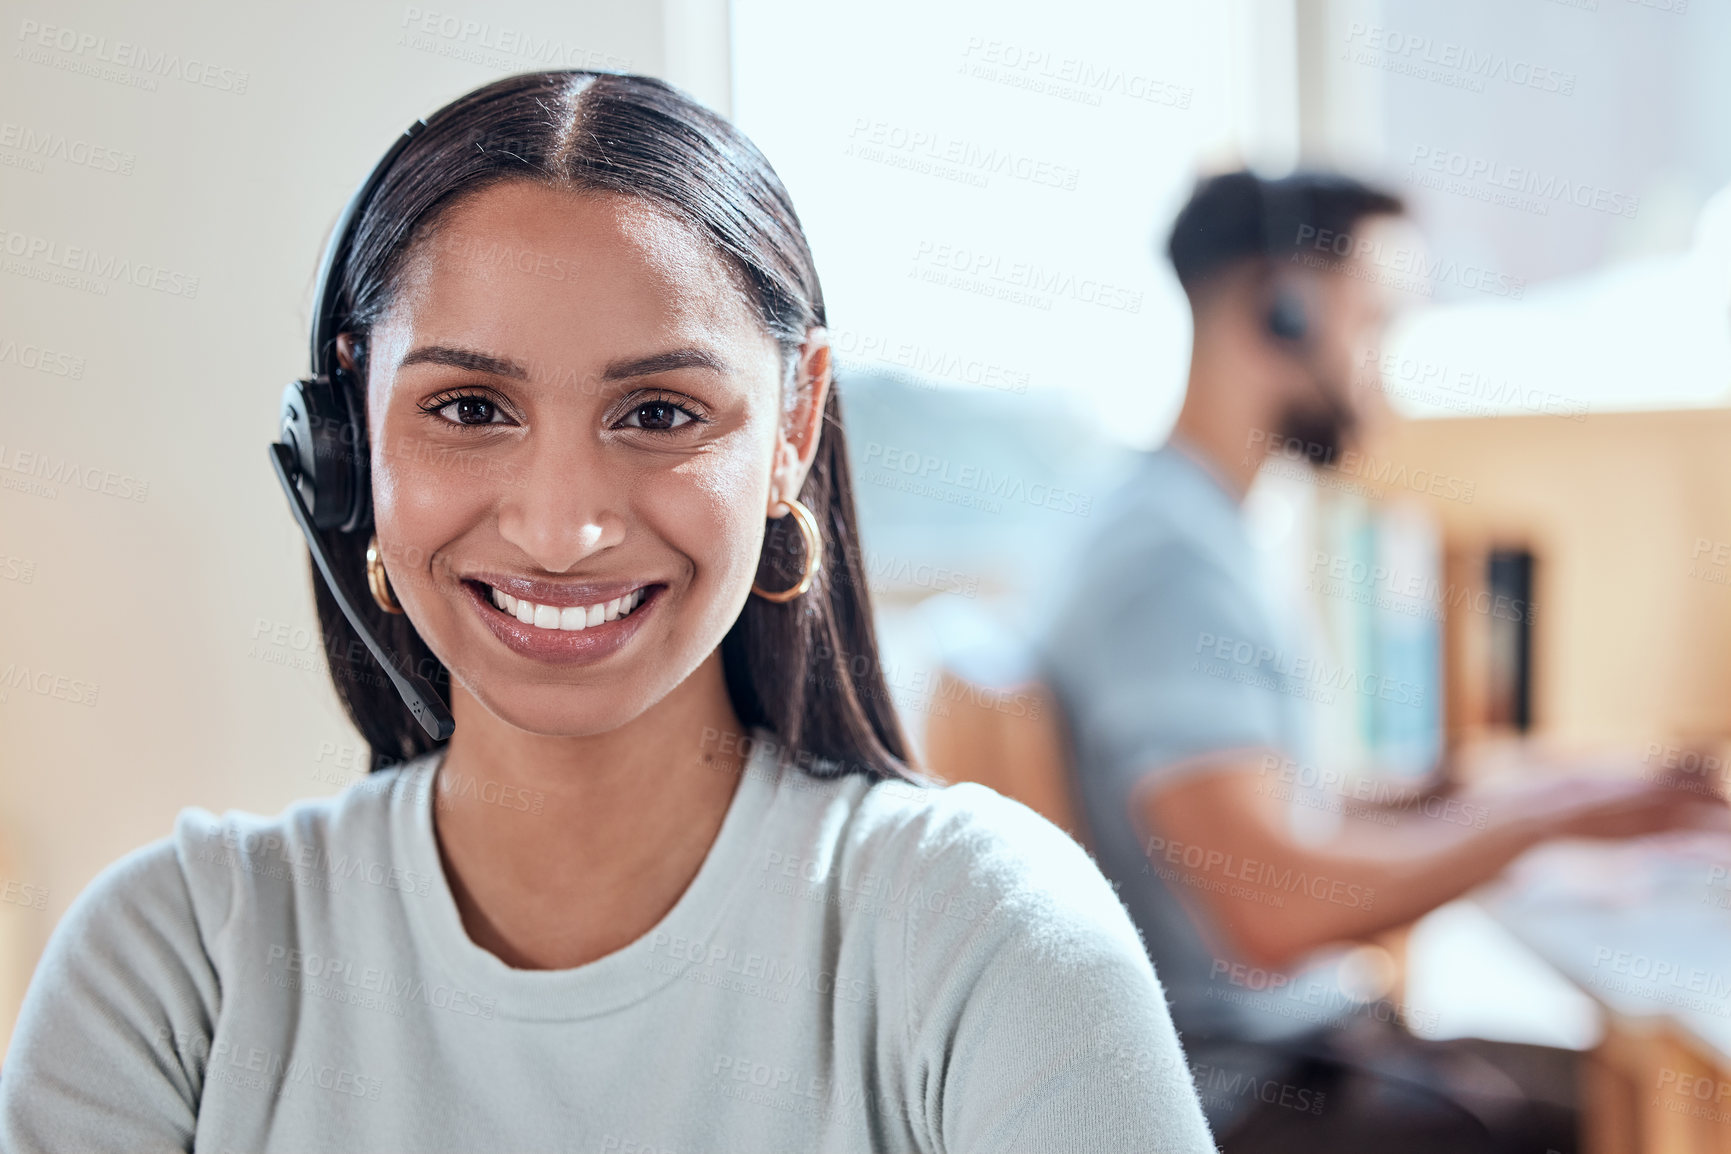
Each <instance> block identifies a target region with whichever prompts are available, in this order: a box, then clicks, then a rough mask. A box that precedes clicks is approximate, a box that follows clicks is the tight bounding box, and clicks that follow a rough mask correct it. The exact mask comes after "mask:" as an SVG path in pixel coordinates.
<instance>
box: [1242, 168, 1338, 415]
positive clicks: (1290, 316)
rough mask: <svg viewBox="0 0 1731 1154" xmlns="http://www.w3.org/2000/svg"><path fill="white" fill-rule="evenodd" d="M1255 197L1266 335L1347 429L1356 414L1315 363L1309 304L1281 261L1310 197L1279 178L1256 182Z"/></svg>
mask: <svg viewBox="0 0 1731 1154" xmlns="http://www.w3.org/2000/svg"><path fill="white" fill-rule="evenodd" d="M1256 191H1257V197H1258V199H1259V201H1260V203H1261V207H1262V242H1263V245H1264V252H1265V253H1266V256H1267V260H1268V267H1269V269H1270V271H1271V275H1272V282H1273V283H1272V288H1271V292H1270V294H1269V300H1268V304H1267V307H1266V309H1265V311H1264V313H1263V317H1262V323H1263V328H1264V329H1265V330H1266V331H1267V333H1268V335H1269V336H1271V337H1273V338H1274V339H1275V340H1276V341H1277V342H1278V343H1280V344H1281V345H1284V346H1285V347H1286V348H1287V349H1288V350H1289V351H1290V352H1291V353H1292V354H1293V356H1295V357H1296V358H1297V359H1298V361H1299V363H1301V364H1302V365H1303V366H1304V369H1305V372H1306V373H1307V374H1308V375H1309V377H1310V380H1311V383H1312V385H1314V386H1315V387H1314V392H1315V393H1316V395H1317V396H1318V398H1320V399H1321V401H1322V403H1323V404H1324V405H1326V406H1327V407H1328V409H1329V412H1330V413H1331V414H1332V415H1333V416H1334V418H1335V421H1336V423H1337V424H1338V425H1339V426H1340V427H1341V428H1343V429H1350V428H1351V427H1352V426H1353V425H1354V424H1356V423H1357V421H1358V415H1357V414H1356V413H1355V412H1353V410H1352V406H1351V405H1350V404H1349V403H1348V402H1347V401H1346V400H1344V399H1342V398H1341V397H1339V396H1336V395H1335V391H1334V389H1333V388H1332V387H1330V386H1331V382H1330V381H1329V380H1328V374H1327V372H1326V371H1325V370H1324V369H1323V368H1322V367H1321V365H1320V364H1319V363H1318V358H1317V349H1316V342H1315V339H1314V330H1313V327H1312V320H1311V316H1310V308H1309V306H1308V305H1307V304H1306V303H1305V299H1304V295H1303V293H1301V292H1300V291H1299V289H1298V286H1297V285H1296V284H1295V283H1294V282H1293V280H1292V278H1291V277H1288V276H1283V275H1282V274H1281V272H1280V266H1281V264H1282V263H1284V261H1285V259H1286V256H1287V255H1288V253H1289V250H1291V249H1292V248H1293V246H1294V245H1295V244H1296V243H1297V237H1298V234H1299V227H1300V226H1301V225H1303V224H1304V223H1305V219H1304V218H1305V213H1304V211H1303V207H1304V206H1303V205H1302V204H1301V203H1300V201H1301V200H1308V199H1309V198H1308V197H1305V196H1304V195H1303V192H1302V190H1295V189H1293V188H1291V187H1290V186H1287V185H1283V184H1281V183H1280V182H1278V181H1270V180H1262V179H1260V178H1258V180H1257V182H1256Z"/></svg>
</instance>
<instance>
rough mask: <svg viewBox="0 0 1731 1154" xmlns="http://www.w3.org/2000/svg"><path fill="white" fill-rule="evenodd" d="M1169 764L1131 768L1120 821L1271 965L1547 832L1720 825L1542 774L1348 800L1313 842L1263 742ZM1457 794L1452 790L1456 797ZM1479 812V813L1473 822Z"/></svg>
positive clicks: (1417, 902) (1429, 893)
mask: <svg viewBox="0 0 1731 1154" xmlns="http://www.w3.org/2000/svg"><path fill="white" fill-rule="evenodd" d="M1198 760H1200V761H1201V762H1202V763H1201V764H1192V766H1190V767H1187V768H1188V772H1185V773H1183V774H1178V775H1173V774H1170V773H1169V772H1168V771H1167V767H1163V768H1162V769H1160V770H1156V771H1154V772H1152V773H1149V774H1148V775H1146V776H1144V777H1143V778H1142V780H1141V781H1140V783H1139V784H1138V786H1137V787H1136V789H1135V790H1134V791H1133V793H1132V794H1131V801H1130V806H1131V818H1132V821H1134V822H1135V824H1136V827H1137V830H1138V833H1139V834H1140V835H1141V837H1142V844H1143V847H1144V849H1145V850H1146V851H1147V852H1148V857H1149V861H1150V864H1151V865H1152V866H1153V867H1154V868H1155V869H1156V870H1160V871H1162V872H1165V871H1171V870H1176V871H1180V872H1181V873H1183V874H1185V875H1188V876H1187V878H1186V880H1187V882H1188V884H1186V885H1184V886H1182V887H1180V889H1179V892H1181V893H1184V894H1190V895H1194V899H1195V900H1196V901H1197V902H1199V903H1200V904H1201V905H1202V907H1203V909H1204V911H1205V912H1206V913H1207V914H1208V915H1210V922H1211V923H1212V924H1214V925H1218V926H1220V927H1221V928H1222V930H1223V931H1224V932H1225V933H1226V934H1228V935H1229V936H1230V938H1231V939H1232V944H1233V945H1234V946H1235V947H1237V949H1238V950H1239V951H1240V952H1241V953H1242V954H1243V955H1244V956H1245V957H1246V959H1247V960H1250V961H1254V962H1256V963H1257V964H1260V965H1269V966H1275V965H1283V964H1286V963H1289V962H1291V961H1293V960H1294V959H1296V958H1298V957H1300V956H1302V955H1303V954H1305V953H1306V952H1308V951H1310V950H1312V949H1314V948H1316V947H1318V946H1321V945H1325V944H1327V943H1329V942H1335V941H1350V940H1359V939H1364V938H1368V937H1370V936H1372V935H1374V934H1377V933H1379V932H1381V931H1384V930H1388V929H1392V928H1394V927H1396V926H1401V925H1405V924H1406V923H1408V922H1411V921H1412V920H1414V919H1415V918H1418V917H1420V916H1421V915H1423V914H1426V913H1428V912H1429V911H1431V910H1433V909H1435V908H1436V907H1437V906H1439V905H1441V904H1443V903H1444V902H1446V901H1449V900H1451V899H1453V898H1455V897H1458V896H1460V895H1461V894H1462V893H1465V892H1466V891H1467V890H1469V889H1472V888H1473V887H1474V886H1476V885H1479V884H1480V883H1482V882H1485V881H1489V880H1490V879H1491V878H1493V877H1495V876H1496V875H1497V874H1499V873H1500V872H1502V870H1503V868H1504V867H1505V866H1506V865H1508V863H1509V862H1511V861H1512V860H1514V859H1515V858H1516V857H1518V856H1519V855H1520V854H1521V853H1523V852H1524V851H1526V850H1527V849H1529V848H1530V847H1532V846H1533V845H1535V844H1537V843H1538V842H1541V841H1544V840H1546V839H1549V838H1553V837H1633V836H1638V835H1641V834H1646V833H1655V832H1660V831H1662V830H1667V829H1676V828H1681V827H1691V826H1700V825H1703V824H1709V825H1710V824H1713V823H1715V822H1716V823H1717V824H1718V825H1719V826H1720V827H1723V826H1724V824H1725V808H1724V805H1723V804H1722V803H1720V802H1718V801H1716V800H1710V799H1708V800H1704V799H1702V798H1700V797H1699V796H1698V795H1694V794H1690V793H1685V792H1683V791H1681V790H1677V789H1673V788H1670V787H1669V786H1668V785H1666V784H1665V783H1663V782H1649V781H1632V780H1618V779H1606V778H1601V777H1580V776H1569V777H1553V778H1549V779H1545V780H1541V781H1535V782H1526V783H1522V784H1521V785H1520V786H1518V787H1516V788H1504V789H1499V790H1495V791H1488V790H1487V791H1480V792H1475V793H1473V794H1470V795H1463V796H1465V797H1467V798H1470V800H1468V801H1467V802H1466V803H1465V806H1466V808H1465V809H1464V811H1463V809H1462V808H1460V807H1455V808H1454V810H1453V814H1455V815H1459V814H1460V813H1462V812H1467V813H1474V814H1477V815H1479V817H1480V819H1481V820H1468V821H1460V820H1455V819H1454V818H1453V817H1451V816H1439V815H1437V814H1436V813H1435V812H1434V810H1435V807H1427V806H1422V805H1417V806H1415V805H1411V804H1405V805H1392V806H1354V807H1351V808H1347V807H1344V806H1343V807H1342V808H1343V809H1347V813H1346V814H1345V815H1343V816H1342V818H1341V820H1340V822H1339V823H1338V829H1337V830H1335V831H1334V832H1333V833H1332V834H1331V835H1330V836H1329V837H1328V839H1327V840H1326V841H1323V842H1320V843H1318V844H1307V843H1306V842H1305V841H1304V840H1301V839H1300V838H1299V837H1298V836H1296V835H1295V834H1294V832H1293V830H1292V828H1291V826H1290V824H1289V816H1288V815H1289V808H1290V802H1289V801H1288V800H1287V798H1288V797H1289V794H1287V793H1286V791H1285V790H1283V789H1279V788H1273V787H1274V786H1275V785H1276V784H1277V782H1278V778H1277V777H1276V776H1274V775H1271V774H1270V773H1269V772H1268V768H1269V766H1270V765H1271V764H1280V759H1279V758H1278V756H1276V755H1272V754H1271V753H1270V752H1269V751H1266V750H1239V751H1233V752H1224V753H1221V754H1219V755H1214V756H1211V757H1208V758H1206V759H1198ZM1457 800H1458V799H1457ZM1481 821H1482V824H1481Z"/></svg>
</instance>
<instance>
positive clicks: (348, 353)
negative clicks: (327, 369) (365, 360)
mask: <svg viewBox="0 0 1731 1154" xmlns="http://www.w3.org/2000/svg"><path fill="white" fill-rule="evenodd" d="M337 364H339V365H341V366H342V367H343V368H344V369H346V370H348V371H349V372H351V373H353V372H358V371H359V370H358V369H357V368H356V365H357V364H359V358H358V357H357V356H356V355H355V334H354V333H338V334H337Z"/></svg>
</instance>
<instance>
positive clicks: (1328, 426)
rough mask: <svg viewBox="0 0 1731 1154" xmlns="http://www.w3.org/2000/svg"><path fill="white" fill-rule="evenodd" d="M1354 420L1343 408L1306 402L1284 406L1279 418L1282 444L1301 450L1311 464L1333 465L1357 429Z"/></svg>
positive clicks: (1316, 402) (1341, 406) (1318, 400)
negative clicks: (1284, 409)
mask: <svg viewBox="0 0 1731 1154" xmlns="http://www.w3.org/2000/svg"><path fill="white" fill-rule="evenodd" d="M1357 423H1358V422H1357V420H1356V419H1355V418H1354V415H1353V413H1352V411H1351V410H1350V409H1348V408H1347V407H1346V406H1345V405H1341V404H1333V403H1330V402H1329V400H1322V399H1309V400H1305V401H1297V402H1294V403H1292V404H1290V405H1288V406H1287V408H1286V411H1285V412H1284V413H1283V414H1282V415H1281V418H1280V429H1279V432H1280V435H1281V436H1282V437H1284V438H1285V441H1284V442H1283V444H1285V445H1288V446H1292V447H1299V446H1302V448H1303V452H1304V457H1305V459H1306V460H1308V461H1310V462H1311V463H1312V464H1316V465H1332V464H1334V462H1335V461H1336V460H1338V459H1339V457H1340V454H1341V453H1342V452H1343V451H1345V449H1346V448H1347V446H1348V443H1349V442H1350V440H1351V439H1352V436H1353V433H1354V432H1355V431H1356V429H1357Z"/></svg>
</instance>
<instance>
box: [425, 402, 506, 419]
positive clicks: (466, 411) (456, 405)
mask: <svg viewBox="0 0 1731 1154" xmlns="http://www.w3.org/2000/svg"><path fill="white" fill-rule="evenodd" d="M433 411H434V412H435V413H438V414H439V415H440V416H442V417H444V418H445V419H446V420H447V421H451V422H452V423H454V424H458V425H491V424H497V423H499V420H500V419H501V418H502V417H504V415H505V414H504V413H503V411H501V410H500V408H499V406H498V405H496V404H494V403H493V402H492V401H489V400H488V399H487V398H485V397H458V398H457V399H456V400H454V401H447V402H446V403H445V404H443V405H440V406H439V407H438V408H437V409H434V410H433Z"/></svg>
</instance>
